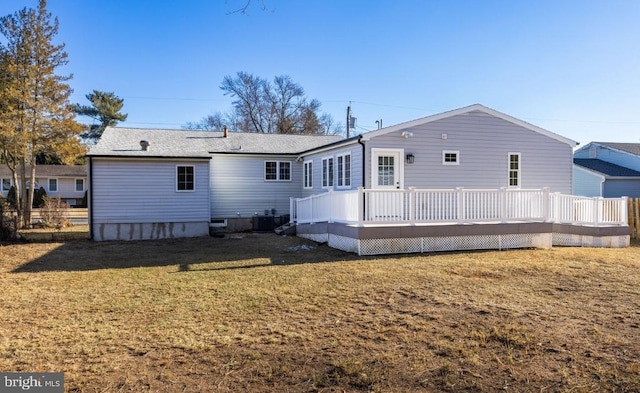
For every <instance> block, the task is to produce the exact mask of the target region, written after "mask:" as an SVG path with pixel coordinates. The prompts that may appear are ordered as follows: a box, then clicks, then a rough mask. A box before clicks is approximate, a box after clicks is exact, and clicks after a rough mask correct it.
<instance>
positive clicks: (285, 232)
mask: <svg viewBox="0 0 640 393" xmlns="http://www.w3.org/2000/svg"><path fill="white" fill-rule="evenodd" d="M274 231H275V232H276V234H277V235H280V236H295V234H296V224H295V223H294V222H288V223H286V224H284V225H280V226H279V227H277V228H276V229H274Z"/></svg>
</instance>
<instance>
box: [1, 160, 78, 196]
mask: <svg viewBox="0 0 640 393" xmlns="http://www.w3.org/2000/svg"><path fill="white" fill-rule="evenodd" d="M30 173H31V172H30V168H27V176H28V175H29V174H30ZM0 181H1V182H2V196H4V197H6V196H7V194H8V193H9V190H10V189H11V187H12V186H13V179H12V178H11V171H10V170H9V168H7V166H6V165H0ZM40 187H42V188H44V190H45V191H46V192H47V196H48V197H52V198H58V197H59V198H60V199H61V200H62V201H63V202H66V203H68V204H69V205H71V206H79V205H81V204H82V200H83V198H84V196H85V192H86V191H87V187H88V181H87V167H86V166H85V165H38V166H36V189H39V188H40Z"/></svg>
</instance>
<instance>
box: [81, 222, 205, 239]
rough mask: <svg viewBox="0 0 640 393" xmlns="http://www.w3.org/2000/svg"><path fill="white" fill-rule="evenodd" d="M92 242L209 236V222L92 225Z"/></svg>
mask: <svg viewBox="0 0 640 393" xmlns="http://www.w3.org/2000/svg"><path fill="white" fill-rule="evenodd" d="M92 229H93V240H96V241H107V240H152V239H173V238H179V237H199V236H208V235H209V222H208V221H204V222H153V223H119V224H114V223H94V224H93V228H92Z"/></svg>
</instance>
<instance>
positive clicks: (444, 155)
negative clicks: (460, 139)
mask: <svg viewBox="0 0 640 393" xmlns="http://www.w3.org/2000/svg"><path fill="white" fill-rule="evenodd" d="M447 155H449V156H451V155H455V161H447ZM442 165H460V150H443V151H442Z"/></svg>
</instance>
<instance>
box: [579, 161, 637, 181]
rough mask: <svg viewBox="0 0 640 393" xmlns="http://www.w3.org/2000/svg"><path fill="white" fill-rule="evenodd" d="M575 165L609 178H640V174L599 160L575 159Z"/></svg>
mask: <svg viewBox="0 0 640 393" xmlns="http://www.w3.org/2000/svg"><path fill="white" fill-rule="evenodd" d="M573 163H574V164H576V165H578V166H581V167H583V168H587V169H590V170H592V171H594V172H598V173H600V174H603V175H605V176H609V177H640V172H638V171H635V170H633V169H629V168H625V167H623V166H620V165H616V164H612V163H610V162H606V161H602V160H598V159H597V158H574V159H573Z"/></svg>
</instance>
